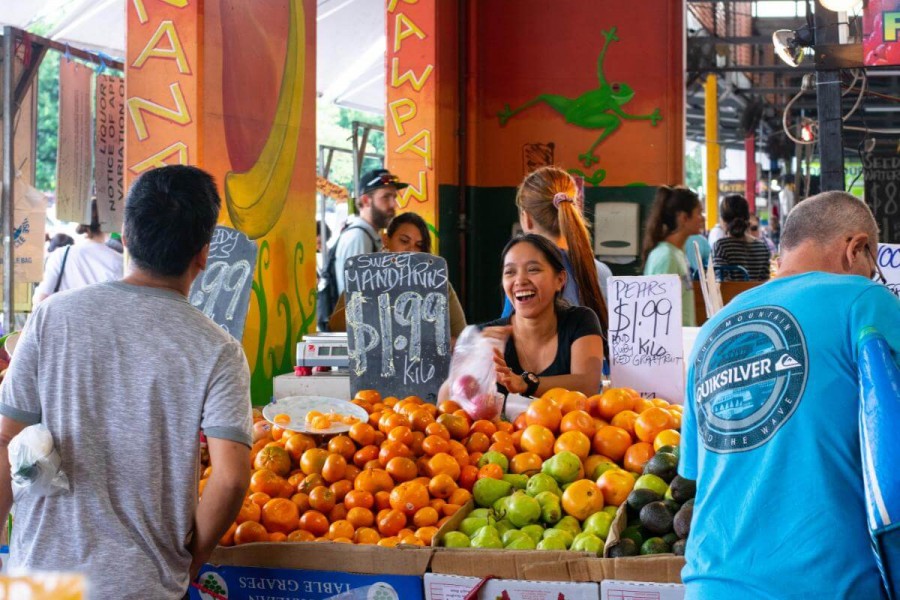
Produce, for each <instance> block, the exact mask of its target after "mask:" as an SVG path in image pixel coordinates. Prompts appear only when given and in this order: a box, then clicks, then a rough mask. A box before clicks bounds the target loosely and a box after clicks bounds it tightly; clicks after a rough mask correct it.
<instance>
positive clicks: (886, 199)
mask: <svg viewBox="0 0 900 600" xmlns="http://www.w3.org/2000/svg"><path fill="white" fill-rule="evenodd" d="M863 179H864V180H865V199H866V204H868V205H869V208H871V209H872V214H873V215H875V222H876V223H878V228H879V229H880V230H881V236H880V239H881V241H882V242H884V243H886V244H898V243H900V156H876V155H874V154H866V155H864V156H863Z"/></svg>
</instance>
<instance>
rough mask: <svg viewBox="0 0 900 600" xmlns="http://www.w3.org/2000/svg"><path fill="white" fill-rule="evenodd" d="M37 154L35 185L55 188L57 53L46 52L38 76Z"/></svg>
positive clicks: (57, 107) (47, 189) (43, 187)
mask: <svg viewBox="0 0 900 600" xmlns="http://www.w3.org/2000/svg"><path fill="white" fill-rule="evenodd" d="M37 86H38V88H37V90H38V100H37V158H36V162H35V186H36V187H37V188H38V189H39V190H43V191H45V192H52V191H54V190H56V147H57V140H58V136H59V53H58V52H53V51H50V52H47V54H46V55H45V56H44V60H43V62H42V63H41V67H40V69H39V70H38V77H37Z"/></svg>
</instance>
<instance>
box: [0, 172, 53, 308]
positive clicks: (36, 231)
mask: <svg viewBox="0 0 900 600" xmlns="http://www.w3.org/2000/svg"><path fill="white" fill-rule="evenodd" d="M0 188H2V186H0ZM15 201H16V210H15V214H14V216H13V256H14V262H15V265H16V268H15V270H14V271H13V277H14V279H15V281H16V283H39V282H40V281H41V279H42V278H43V276H44V224H45V222H46V220H47V199H46V198H45V197H44V194H42V193H41V192H40V191H38V190H36V189H35V188H33V187H32V186H30V185H28V184H27V183H24V182H23V181H22V180H21V179H17V180H16V187H15ZM3 268H5V265H4V264H3V256H0V274H2V272H3ZM16 300H17V301H18V300H19V299H18V298H17V299H16Z"/></svg>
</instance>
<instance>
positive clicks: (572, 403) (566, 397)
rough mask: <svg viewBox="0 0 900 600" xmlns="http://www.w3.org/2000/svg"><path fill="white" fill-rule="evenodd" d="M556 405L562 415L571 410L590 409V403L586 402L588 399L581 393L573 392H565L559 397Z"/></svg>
mask: <svg viewBox="0 0 900 600" xmlns="http://www.w3.org/2000/svg"><path fill="white" fill-rule="evenodd" d="M556 405H557V406H558V407H559V410H560V411H562V414H563V415H565V414H567V413H570V412H572V411H573V410H584V411H586V410H587V409H588V407H590V402H589V401H588V397H587V396H585V395H584V394H582V393H581V392H574V391H573V392H566V393H565V394H563V395H562V396H560V397H559V399H558V400H557V401H556Z"/></svg>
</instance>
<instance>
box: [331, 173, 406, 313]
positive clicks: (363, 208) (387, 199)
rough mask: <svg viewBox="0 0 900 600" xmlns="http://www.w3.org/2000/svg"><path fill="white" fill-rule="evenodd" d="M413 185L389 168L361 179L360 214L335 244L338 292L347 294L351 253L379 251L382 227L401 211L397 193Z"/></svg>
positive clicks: (354, 254) (352, 219)
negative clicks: (346, 275) (346, 266)
mask: <svg viewBox="0 0 900 600" xmlns="http://www.w3.org/2000/svg"><path fill="white" fill-rule="evenodd" d="M408 185H409V184H406V183H401V182H400V181H399V180H398V179H397V176H396V175H392V174H391V172H390V171H388V170H387V169H376V170H374V171H369V172H368V173H366V174H364V175H363V176H362V179H360V196H359V201H358V202H357V206H358V208H359V216H351V217H350V218H349V219H348V220H347V226H346V227H345V228H344V230H343V231H342V232H341V234H340V237H339V238H338V241H337V246H336V247H335V253H334V256H335V263H334V271H335V274H336V276H337V289H338V295H340V294H342V293H344V261H346V260H347V259H348V258H350V257H351V256H356V255H358V254H367V253H370V252H378V250H379V248H381V230H382V229H384V228H385V227H387V226H388V223H390V222H391V219H393V218H394V214H395V213H396V211H397V192H398V191H399V190H402V189H403V188H405V187H407V186H408Z"/></svg>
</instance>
